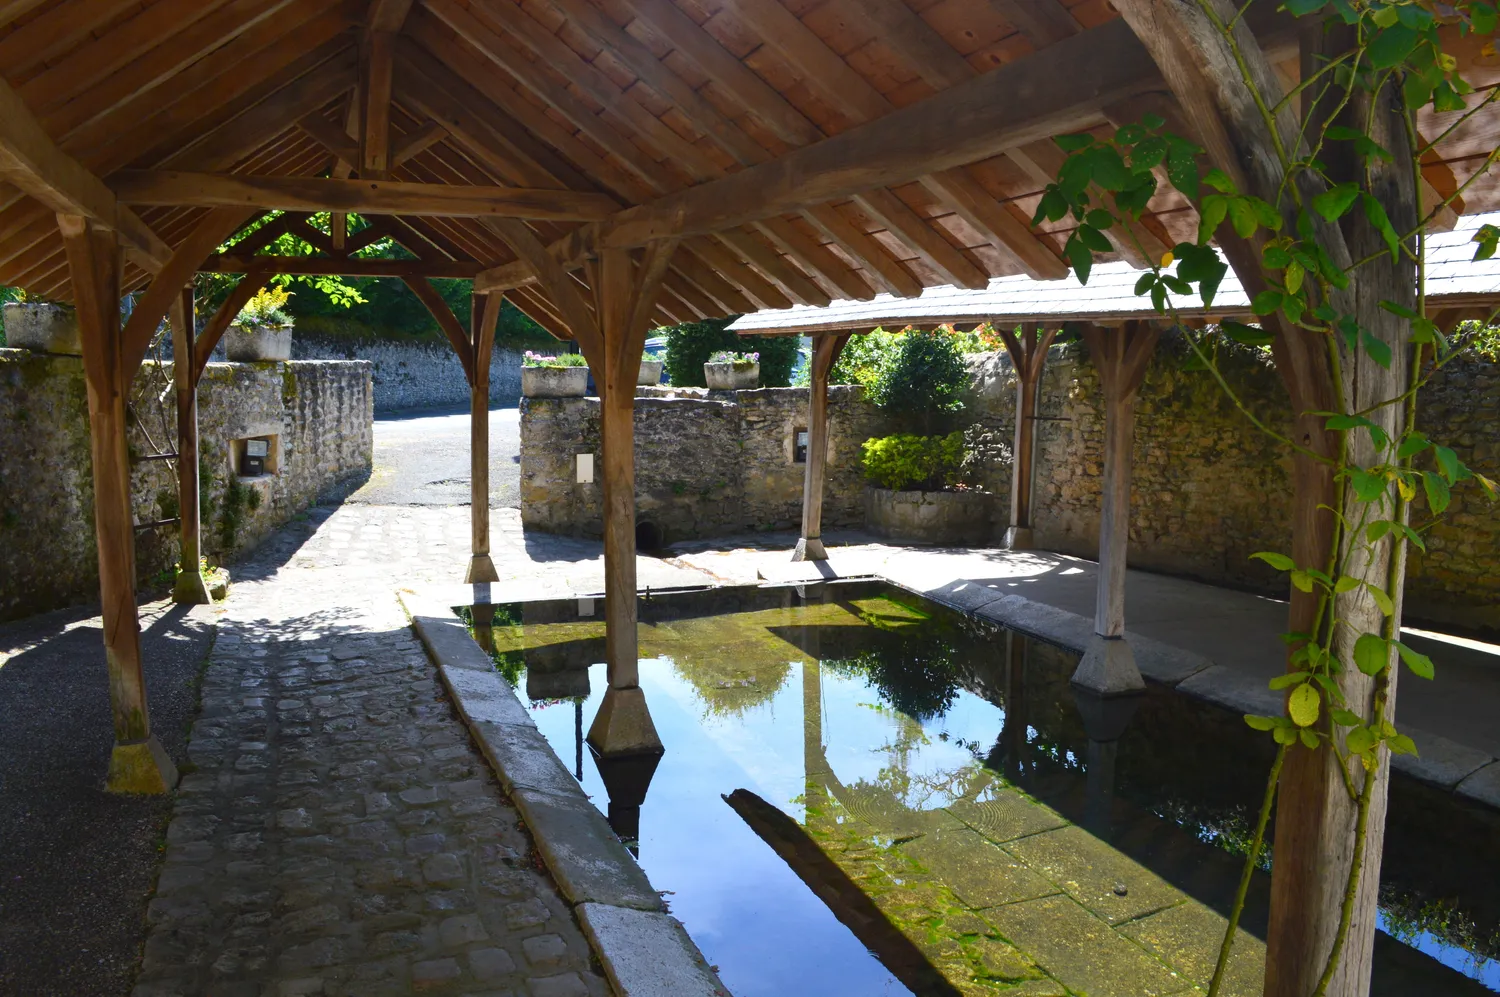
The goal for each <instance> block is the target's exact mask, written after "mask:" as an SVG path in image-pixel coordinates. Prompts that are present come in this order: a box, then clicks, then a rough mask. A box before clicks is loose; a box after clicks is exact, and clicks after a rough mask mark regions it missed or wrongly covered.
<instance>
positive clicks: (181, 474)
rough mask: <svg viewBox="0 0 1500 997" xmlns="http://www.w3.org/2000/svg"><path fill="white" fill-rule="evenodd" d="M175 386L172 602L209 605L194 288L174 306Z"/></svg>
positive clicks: (173, 369)
mask: <svg viewBox="0 0 1500 997" xmlns="http://www.w3.org/2000/svg"><path fill="white" fill-rule="evenodd" d="M169 321H170V322H171V324H172V382H173V385H174V386H175V388H176V391H177V510H178V512H177V515H178V534H177V536H178V551H179V553H178V563H177V580H176V582H175V583H174V584H173V586H172V601H173V602H180V603H187V604H191V605H200V604H205V603H210V602H212V601H213V598H212V597H211V596H210V595H209V593H208V584H207V582H205V581H204V579H203V568H202V562H201V560H200V555H201V553H202V535H201V534H202V522H201V518H202V517H201V511H200V507H199V498H198V363H197V358H196V356H195V355H194V352H193V347H194V334H195V330H194V328H193V289H192V288H191V287H185V288H183V290H182V294H181V295H180V296H178V298H177V302H176V303H175V304H174V305H173V306H172V310H171V315H170V319H169Z"/></svg>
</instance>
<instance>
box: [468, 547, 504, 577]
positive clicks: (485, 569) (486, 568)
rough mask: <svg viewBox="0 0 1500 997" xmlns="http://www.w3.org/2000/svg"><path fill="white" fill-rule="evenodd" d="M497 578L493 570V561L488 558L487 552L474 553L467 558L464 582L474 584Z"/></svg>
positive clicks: (497, 575)
mask: <svg viewBox="0 0 1500 997" xmlns="http://www.w3.org/2000/svg"><path fill="white" fill-rule="evenodd" d="M499 580H500V576H499V574H497V573H496V572H495V562H494V561H492V560H490V556H489V555H488V554H475V555H474V556H473V557H471V558H470V559H469V573H468V574H467V575H465V576H464V584H466V585H474V584H476V583H480V582H498V581H499Z"/></svg>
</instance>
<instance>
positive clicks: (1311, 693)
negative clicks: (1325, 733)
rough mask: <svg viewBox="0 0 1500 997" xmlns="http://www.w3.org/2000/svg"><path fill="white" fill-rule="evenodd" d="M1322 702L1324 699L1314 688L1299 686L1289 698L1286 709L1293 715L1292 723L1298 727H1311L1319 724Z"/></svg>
mask: <svg viewBox="0 0 1500 997" xmlns="http://www.w3.org/2000/svg"><path fill="white" fill-rule="evenodd" d="M1322 702H1323V699H1322V697H1321V696H1319V695H1318V690H1317V689H1316V688H1315V687H1314V686H1311V685H1299V686H1298V687H1297V688H1295V689H1293V690H1292V694H1291V695H1290V696H1289V697H1287V701H1286V709H1287V712H1288V713H1289V714H1291V717H1292V723H1294V724H1296V725H1297V726H1298V727H1311V726H1312V725H1313V724H1315V723H1317V722H1318V709H1319V707H1320V706H1321V705H1322Z"/></svg>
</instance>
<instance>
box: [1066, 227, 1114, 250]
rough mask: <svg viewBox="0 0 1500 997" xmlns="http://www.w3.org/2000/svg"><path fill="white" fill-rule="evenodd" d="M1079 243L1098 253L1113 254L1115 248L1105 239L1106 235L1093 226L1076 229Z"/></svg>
mask: <svg viewBox="0 0 1500 997" xmlns="http://www.w3.org/2000/svg"><path fill="white" fill-rule="evenodd" d="M1076 233H1077V235H1078V241H1079V242H1081V243H1083V244H1084V245H1085V246H1087V247H1088V248H1089V249H1091V250H1092V251H1094V252H1096V253H1112V252H1114V249H1115V247H1114V246H1113V245H1111V244H1110V241H1109V240H1108V239H1106V238H1105V237H1104V233H1103V232H1100V231H1099V230H1098V229H1096V228H1094V226H1092V225H1080V226H1078V228H1077V229H1076Z"/></svg>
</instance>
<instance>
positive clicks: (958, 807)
mask: <svg viewBox="0 0 1500 997" xmlns="http://www.w3.org/2000/svg"><path fill="white" fill-rule="evenodd" d="M948 812H949V813H951V814H953V816H955V817H957V818H958V819H959V820H961V821H963V822H964V823H965V824H967V825H969V826H970V827H972V828H973V829H974V830H976V831H978V832H979V833H980V834H982V835H984V836H985V837H986V838H988V839H990V840H991V841H994V842H1000V843H1003V842H1006V841H1010V840H1012V839H1014V838H1020V837H1024V836H1026V835H1028V834H1039V833H1041V832H1042V831H1051V830H1054V829H1056V828H1059V827H1065V826H1066V825H1067V823H1068V822H1067V820H1065V819H1064V818H1063V817H1062V815H1060V814H1058V813H1057V812H1056V811H1054V810H1053V809H1052V808H1051V807H1048V806H1045V805H1044V804H1041V803H1037V802H1035V801H1034V800H1029V799H1027V798H1026V797H1025V796H1022V795H1021V794H1020V793H1017V792H1013V791H1011V790H1005V791H1003V792H1000V793H997V794H995V795H994V797H993V798H992V799H988V800H984V801H982V802H978V803H972V802H969V801H967V800H961V801H959V802H957V803H955V804H953V805H952V806H951V807H949V808H948Z"/></svg>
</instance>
